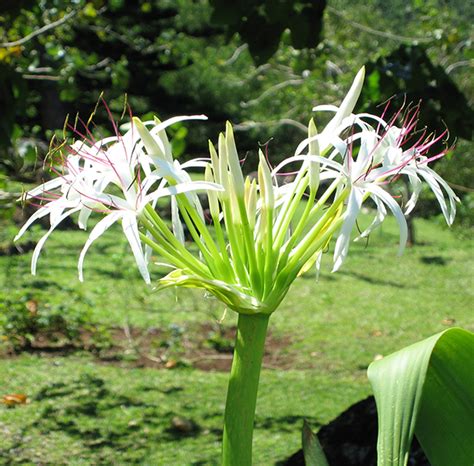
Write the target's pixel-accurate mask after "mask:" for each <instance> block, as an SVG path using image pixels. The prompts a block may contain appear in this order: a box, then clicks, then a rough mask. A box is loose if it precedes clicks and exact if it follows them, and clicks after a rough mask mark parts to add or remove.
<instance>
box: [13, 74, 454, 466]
mask: <svg viewBox="0 0 474 466" xmlns="http://www.w3.org/2000/svg"><path fill="white" fill-rule="evenodd" d="M363 79H364V70H363V69H362V70H361V71H359V73H358V74H357V76H356V78H355V80H354V82H353V84H352V86H351V88H350V90H349V92H348V94H347V96H346V97H345V98H344V100H343V102H342V103H341V105H340V106H339V107H336V106H330V105H326V106H319V107H315V108H314V109H313V110H315V111H324V112H332V113H333V116H332V118H331V119H330V121H329V123H328V124H327V125H326V126H325V128H324V129H323V130H322V131H320V132H319V133H318V132H317V130H316V126H315V124H314V122H313V120H311V121H310V123H309V126H308V137H307V138H306V139H304V140H303V141H302V142H301V143H300V144H299V145H298V147H297V149H296V151H295V154H294V155H293V156H291V157H289V158H287V159H286V160H284V161H283V162H281V163H280V164H279V165H278V166H276V167H275V168H272V167H271V166H270V165H269V163H268V161H267V159H266V157H265V156H264V154H263V153H262V152H259V163H258V176H256V177H250V176H244V174H243V172H242V168H241V163H240V160H239V155H238V151H237V149H236V145H235V141H234V135H233V131H232V126H231V124H230V123H227V126H226V131H225V133H221V134H220V135H219V138H218V141H217V145H216V146H215V145H214V144H212V143H209V151H210V157H209V158H198V159H194V160H190V161H188V162H185V163H179V162H178V161H177V160H175V159H174V158H173V154H172V149H171V145H170V143H169V140H168V138H167V135H166V132H165V130H166V128H167V127H168V126H170V125H173V124H174V123H177V122H179V121H183V120H191V119H201V120H202V119H205V118H206V117H205V116H203V115H197V116H181V117H175V118H171V119H169V120H167V121H164V122H161V121H159V120H158V119H155V120H153V121H145V122H142V121H141V120H139V119H138V118H133V119H132V122H131V125H130V127H129V129H128V131H127V132H126V133H125V134H123V135H121V134H120V132H119V130H118V129H117V127H116V125H115V123H114V128H115V132H116V136H113V137H109V138H105V139H103V140H99V141H97V140H95V139H94V138H93V136H92V134H90V133H89V132H88V130H86V134H85V135H83V137H82V138H81V140H78V141H76V142H74V143H73V144H72V145H71V146H69V147H68V153H67V154H66V155H65V156H64V157H63V159H62V167H60V168H58V167H55V168H54V167H53V169H54V170H56V172H57V175H58V176H57V177H56V178H53V179H52V180H51V181H47V182H45V183H44V184H42V185H41V186H39V187H38V188H36V189H33V190H32V191H30V192H28V193H27V194H26V198H27V199H32V198H37V199H39V200H40V201H41V202H40V208H39V210H37V211H36V213H35V214H34V215H33V216H32V217H31V218H30V219H29V220H28V221H27V222H26V224H25V225H24V226H23V228H22V229H21V230H20V232H19V233H18V235H17V238H19V237H21V236H22V235H23V233H24V232H25V230H26V229H27V228H28V227H29V226H30V225H31V224H32V223H33V222H34V221H35V220H37V219H39V218H41V217H45V216H48V215H49V219H50V224H51V226H50V228H49V230H48V231H47V232H46V234H45V235H44V236H43V237H42V238H41V239H40V241H39V242H38V245H37V246H36V249H35V250H34V253H33V258H32V273H35V272H36V264H37V260H38V256H39V253H40V251H41V249H42V247H43V245H44V243H45V240H46V239H47V238H48V236H49V235H50V234H51V232H52V231H53V230H54V229H55V228H56V227H57V226H58V225H59V223H60V222H61V221H62V220H64V219H65V218H66V217H68V216H71V215H72V214H75V213H78V223H79V227H80V228H83V229H86V228H87V223H88V219H89V216H90V215H91V214H92V213H97V214H100V215H101V216H102V219H101V220H100V221H99V222H98V223H97V224H96V225H95V226H94V228H92V231H91V232H90V234H89V237H88V239H87V241H86V243H85V245H84V248H83V250H82V252H81V254H80V257H79V264H78V268H79V278H80V280H82V279H83V271H82V268H83V262H84V257H85V254H86V252H87V250H88V249H89V247H90V246H91V244H92V243H93V242H94V241H95V240H96V239H97V238H98V237H99V236H100V235H101V234H102V233H103V232H104V231H105V230H106V229H108V228H109V227H110V226H111V225H113V224H114V223H116V222H119V223H120V224H121V227H122V229H123V232H124V234H125V236H126V238H127V240H128V242H129V244H130V248H131V250H132V252H133V255H134V258H135V261H136V263H137V266H138V269H139V271H140V273H141V275H142V277H143V279H144V280H145V282H146V283H150V282H151V278H150V269H152V266H153V262H152V261H151V258H152V257H153V255H155V256H159V257H160V258H161V261H162V262H163V261H164V262H165V263H167V264H168V265H169V266H170V267H171V268H172V271H171V272H170V273H169V274H168V275H167V276H165V277H164V278H161V279H160V280H158V284H157V288H158V289H163V288H167V287H171V286H183V287H196V288H202V289H203V290H205V291H206V292H208V294H209V293H210V294H212V295H214V296H215V297H216V298H217V299H219V300H220V301H222V302H223V303H224V305H225V306H226V307H227V308H229V309H231V310H233V311H235V312H237V313H238V328H237V336H236V343H235V352H234V359H233V364H232V369H231V375H230V382H229V387H228V393H227V403H226V409H225V420H224V435H223V456H222V462H223V464H224V465H250V464H251V461H252V456H251V455H252V432H253V423H254V413H255V405H256V399H257V388H258V381H259V375H260V368H261V364H262V357H263V353H264V344H265V336H266V331H267V325H268V320H269V317H270V315H271V314H272V313H273V312H274V311H275V310H276V309H277V307H278V306H279V304H280V303H281V301H282V300H283V298H284V297H285V295H286V294H287V292H288V289H289V287H290V286H291V284H292V283H293V281H294V280H295V279H296V278H297V277H298V276H299V275H301V274H303V273H304V272H306V271H307V270H308V269H310V268H311V267H313V266H315V267H316V268H317V269H319V266H320V263H321V258H322V255H323V253H324V252H325V251H327V250H328V245H329V243H330V241H331V239H332V238H335V239H336V242H335V248H334V268H333V270H334V271H336V270H337V269H339V267H340V266H341V264H342V263H343V262H344V260H345V258H346V256H347V253H348V249H349V244H350V237H351V232H352V230H353V229H354V226H355V224H356V220H357V217H358V215H359V213H360V212H361V208H362V205H363V203H364V202H365V201H367V200H368V199H369V198H370V199H372V201H373V205H374V206H375V207H376V215H375V218H374V220H373V222H372V224H371V225H370V226H369V227H368V228H367V229H366V230H365V231H363V232H362V233H361V234H360V235H359V238H360V237H366V236H367V235H369V233H370V232H371V231H372V230H373V229H374V228H376V227H377V226H378V225H380V224H381V223H382V222H383V220H384V218H385V216H386V214H387V212H388V211H391V212H392V213H393V215H394V216H395V218H396V220H397V222H398V225H399V229H400V252H401V251H402V250H403V248H404V246H405V243H406V241H407V224H406V221H405V217H404V214H408V213H409V212H410V211H411V210H412V209H413V208H414V206H415V204H416V201H417V197H418V195H419V193H420V190H421V187H422V182H423V181H425V182H426V183H427V184H428V186H429V187H430V188H431V190H432V191H433V193H434V195H435V196H436V198H437V200H438V202H439V204H440V206H441V210H442V212H443V214H444V216H445V218H446V221H447V223H448V224H451V223H452V221H453V219H454V215H455V202H456V201H457V200H458V199H457V197H456V195H455V194H454V192H453V191H452V190H451V188H450V187H449V186H448V185H447V183H446V182H445V181H444V180H442V179H441V178H440V176H439V175H437V174H436V173H435V172H434V171H433V170H432V169H431V168H429V166H428V164H429V162H431V161H432V160H434V159H436V158H439V157H441V156H442V155H444V154H443V153H440V154H436V155H432V156H430V157H428V156H427V153H428V151H429V149H430V147H431V146H433V144H435V142H437V141H438V140H439V137H438V138H435V137H434V136H429V137H425V136H424V135H423V136H422V137H421V138H420V137H419V135H418V136H417V135H414V128H415V125H416V115H417V112H416V110H414V111H409V112H406V114H405V116H404V118H401V116H400V114H397V115H395V117H393V118H392V119H391V120H389V121H385V120H384V119H383V118H381V117H377V116H374V115H370V114H353V109H354V106H355V104H356V101H357V99H358V97H359V94H360V91H361V88H362V84H363ZM399 120H402V124H401V125H399V126H396V122H397V121H399ZM416 138H418V140H416ZM290 164H291V167H294V166H295V165H296V166H298V167H299V169H298V170H297V171H296V172H295V173H294V177H293V178H292V180H291V181H289V182H286V183H283V184H282V183H280V182H279V181H280V180H281V179H282V177H281V176H280V175H282V174H284V173H285V170H287V169H288V167H287V166H288V165H290ZM285 167H286V168H285ZM197 169H201V170H203V171H204V181H193V180H192V178H191V176H190V174H189V173H188V172H189V171H196V170H197ZM401 176H406V177H407V178H408V181H409V183H410V184H411V186H412V195H411V198H410V199H409V200H408V202H407V203H406V205H405V206H404V209H405V212H403V211H402V209H401V207H400V206H399V204H398V203H397V202H396V201H395V200H394V198H393V196H392V195H391V194H390V192H389V191H388V190H387V188H388V187H389V186H390V182H391V181H393V180H396V179H398V178H399V177H401ZM286 178H288V177H286ZM198 192H201V196H198ZM202 193H204V195H205V196H206V197H207V201H208V211H207V212H208V215H207V217H208V218H206V216H205V215H204V210H205V209H204V208H203V206H202V197H203V196H202ZM162 197H169V198H170V201H171V221H168V220H167V219H164V218H162V217H161V216H160V215H159V213H158V212H157V209H156V204H157V201H158V200H159V199H160V198H162ZM183 224H184V225H186V228H187V230H188V231H189V234H190V235H191V237H192V241H193V242H194V245H195V248H189V246H188V244H187V243H186V241H185V237H184V227H183ZM194 249H196V250H197V251H198V253H197V254H195V253H193V252H191V251H193V250H194Z"/></svg>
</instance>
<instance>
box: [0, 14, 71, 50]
mask: <svg viewBox="0 0 474 466" xmlns="http://www.w3.org/2000/svg"><path fill="white" fill-rule="evenodd" d="M77 13H78V11H77V10H73V11H71V12H70V13H68V14H67V15H64V16H63V17H62V18H60V19H58V20H57V21H53V22H52V23H49V24H45V25H44V26H43V27H41V28H39V29H37V30H36V31H33V32H32V33H31V34H28V35H27V36H25V37H23V38H21V39H18V40H15V41H13V42H2V43H0V47H2V48H7V47H16V46H17V45H23V44H24V43H25V42H28V41H29V40H31V39H33V37H36V36H39V35H40V34H43V33H44V32H46V31H49V30H50V29H54V28H56V27H58V26H61V24H64V23H65V22H66V21H68V20H69V19H71V18H72V17H73V16H75V15H76V14H77Z"/></svg>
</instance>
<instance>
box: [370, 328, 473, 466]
mask: <svg viewBox="0 0 474 466" xmlns="http://www.w3.org/2000/svg"><path fill="white" fill-rule="evenodd" d="M473 356H474V334H472V333H471V332H468V331H466V330H463V329H458V328H452V329H448V330H446V331H444V332H442V333H439V334H437V335H434V336H432V337H430V338H427V339H426V340H423V341H420V342H418V343H415V344H414V345H411V346H408V347H406V348H404V349H402V350H400V351H398V352H396V353H393V354H391V355H390V356H387V357H386V358H384V359H382V360H380V361H375V362H373V363H372V364H371V365H370V366H369V370H368V377H369V380H370V383H371V384H372V388H373V390H374V394H375V399H376V402H377V410H378V418H379V437H378V443H377V454H378V465H379V466H386V465H391V466H392V465H397V466H404V465H406V464H407V460H408V453H409V449H410V445H411V442H412V439H413V434H416V436H417V438H418V440H419V442H420V444H421V446H422V447H423V450H424V452H425V454H426V456H427V457H428V459H429V461H430V463H431V464H432V466H446V465H448V464H452V465H459V466H472V465H473V464H474V357H473Z"/></svg>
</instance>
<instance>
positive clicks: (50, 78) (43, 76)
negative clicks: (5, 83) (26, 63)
mask: <svg viewBox="0 0 474 466" xmlns="http://www.w3.org/2000/svg"><path fill="white" fill-rule="evenodd" d="M21 76H22V78H23V79H30V80H31V79H36V80H37V81H59V80H60V79H61V78H60V77H59V76H51V75H49V74H22V75H21Z"/></svg>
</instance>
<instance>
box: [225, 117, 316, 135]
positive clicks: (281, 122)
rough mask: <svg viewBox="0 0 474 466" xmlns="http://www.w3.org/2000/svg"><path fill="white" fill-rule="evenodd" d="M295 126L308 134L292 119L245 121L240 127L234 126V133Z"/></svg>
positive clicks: (300, 124) (303, 127)
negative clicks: (271, 127)
mask: <svg viewBox="0 0 474 466" xmlns="http://www.w3.org/2000/svg"><path fill="white" fill-rule="evenodd" d="M282 125H288V126H294V127H295V128H298V129H300V130H301V131H303V132H304V133H307V132H308V128H307V127H306V126H305V125H303V124H302V123H300V122H299V121H296V120H292V119H290V118H281V119H280V120H274V121H250V120H249V121H243V122H242V123H240V124H238V125H234V131H248V130H250V129H253V128H260V127H262V126H264V127H265V126H282Z"/></svg>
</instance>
